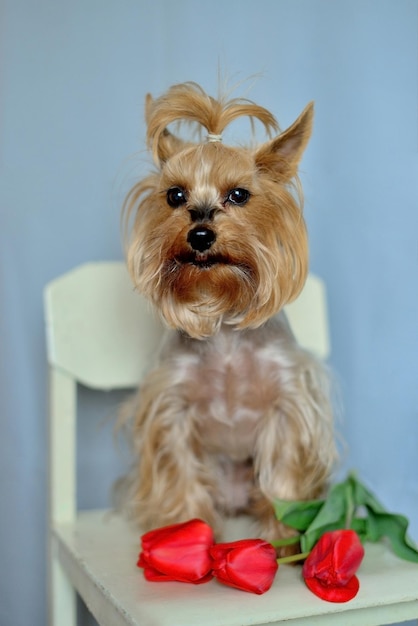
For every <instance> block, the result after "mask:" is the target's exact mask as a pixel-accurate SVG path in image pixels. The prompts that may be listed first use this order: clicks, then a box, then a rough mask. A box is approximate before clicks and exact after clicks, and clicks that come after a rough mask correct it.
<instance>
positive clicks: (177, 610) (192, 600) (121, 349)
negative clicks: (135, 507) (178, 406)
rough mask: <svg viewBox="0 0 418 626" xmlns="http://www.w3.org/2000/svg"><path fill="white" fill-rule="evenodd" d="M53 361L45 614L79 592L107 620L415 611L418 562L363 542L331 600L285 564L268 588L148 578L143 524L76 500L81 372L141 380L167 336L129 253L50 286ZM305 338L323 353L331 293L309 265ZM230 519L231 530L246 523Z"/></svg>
mask: <svg viewBox="0 0 418 626" xmlns="http://www.w3.org/2000/svg"><path fill="white" fill-rule="evenodd" d="M45 309H46V333H47V348H48V362H49V368H50V528H49V537H50V542H49V548H50V553H49V557H50V558H49V562H50V624H51V626H75V625H76V602H75V600H76V593H78V594H80V596H81V598H82V599H83V600H84V602H85V603H86V605H87V607H88V608H89V610H90V611H91V612H92V614H93V615H94V616H95V618H96V620H97V621H98V622H99V623H100V624H102V625H104V626H121V625H127V624H129V625H130V626H140V625H141V626H205V625H207V626H209V625H213V626H214V625H215V624H216V625H219V626H221V625H222V626H233V625H236V624H240V625H243V626H245V625H249V624H259V625H260V624H270V625H271V624H281V623H286V624H287V625H289V626H290V625H291V626H302V625H304V626H315V625H318V624H320V625H321V626H326V625H332V626H337V625H344V626H349V625H351V624H358V625H361V626H367V625H369V626H371V625H374V624H389V623H392V622H395V621H404V620H408V619H412V618H414V617H418V566H417V565H414V564H412V563H407V562H405V561H400V560H399V559H397V558H395V557H394V556H393V555H392V554H391V553H390V552H389V551H388V550H387V549H386V548H385V547H384V546H382V545H368V546H367V549H366V557H365V560H364V562H363V564H362V566H361V569H360V572H359V577H360V581H361V589H360V592H359V594H358V596H357V597H356V598H355V599H354V600H352V601H351V602H349V603H347V604H330V603H326V602H323V601H322V600H319V599H318V598H317V597H316V596H314V595H313V594H311V593H310V592H309V591H308V589H307V588H306V587H305V586H304V584H303V583H302V581H301V578H300V576H301V574H300V568H298V567H290V566H281V568H280V570H279V572H278V575H277V576H276V579H275V582H274V585H273V587H272V589H271V590H270V591H269V592H268V593H266V594H264V595H262V596H255V595H253V594H249V593H244V592H240V591H237V590H234V589H231V588H228V587H225V586H222V585H220V584H218V583H217V582H216V581H212V582H210V583H207V584H205V585H197V586H194V585H186V584H182V583H161V584H158V583H149V582H146V581H145V580H144V577H143V574H142V571H141V570H139V569H138V568H137V567H136V558H137V554H138V551H139V543H140V538H139V533H138V532H137V533H135V532H134V531H133V530H132V528H130V527H129V526H128V525H127V524H126V523H125V522H124V520H122V519H121V518H120V517H118V516H116V515H112V516H109V515H106V513H105V512H103V511H89V512H81V513H77V511H76V485H75V475H76V471H75V470H76V468H75V459H76V454H75V452H76V450H75V432H76V397H77V383H82V384H84V385H87V386H88V387H91V388H94V389H106V390H108V389H122V388H127V387H135V386H137V384H138V383H139V382H140V379H141V376H142V375H143V373H144V370H145V369H146V367H147V364H148V362H149V360H150V357H151V355H152V354H153V352H154V351H155V349H156V345H157V344H158V342H159V338H160V336H161V326H160V323H159V322H158V321H157V320H156V319H155V318H154V316H153V315H152V313H151V312H150V309H149V307H148V304H147V303H146V302H144V300H143V299H142V298H141V297H140V296H139V295H137V294H135V293H134V291H133V288H132V286H131V283H130V279H129V278H128V275H127V272H126V270H125V267H124V264H122V263H93V264H87V265H84V266H81V267H79V268H77V269H75V270H74V271H72V272H70V273H68V274H66V275H64V276H62V277H60V278H58V279H57V280H54V281H52V282H51V283H50V284H49V285H48V286H47V287H46V290H45ZM287 313H288V317H289V320H290V323H291V325H292V328H293V330H294V332H295V334H296V336H297V337H298V339H299V341H300V342H301V343H302V344H303V345H305V346H306V347H308V348H310V349H312V350H313V351H314V352H316V353H317V354H318V355H319V356H321V357H325V356H326V355H327V353H328V334H327V329H328V326H327V320H326V307H325V294H324V288H323V285H322V283H321V281H320V280H319V279H318V278H315V277H314V276H310V277H309V279H308V282H307V285H306V288H305V290H304V292H303V294H302V295H301V296H300V298H299V299H298V300H297V301H296V302H295V303H294V304H292V305H290V306H289V307H288V309H287ZM240 523H241V522H231V525H230V526H229V527H228V528H229V530H228V532H229V535H230V537H235V536H239V535H240V534H241V535H242V534H243V533H245V530H243V528H244V527H245V522H244V527H240Z"/></svg>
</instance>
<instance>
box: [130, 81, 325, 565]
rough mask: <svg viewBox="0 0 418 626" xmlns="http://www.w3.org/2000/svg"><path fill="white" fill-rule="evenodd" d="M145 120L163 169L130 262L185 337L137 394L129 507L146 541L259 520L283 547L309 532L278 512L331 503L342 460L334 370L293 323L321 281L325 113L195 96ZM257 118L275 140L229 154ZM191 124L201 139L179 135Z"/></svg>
mask: <svg viewBox="0 0 418 626" xmlns="http://www.w3.org/2000/svg"><path fill="white" fill-rule="evenodd" d="M145 109H146V123H147V144H148V147H149V149H150V151H151V152H152V155H153V159H154V162H155V166H156V169H155V171H154V172H153V173H151V174H150V175H149V176H147V177H146V178H144V179H143V180H140V181H139V182H137V183H136V184H135V185H134V186H133V188H132V189H131V191H130V192H129V193H128V195H127V198H126V201H125V205H124V215H125V220H126V222H127V223H128V222H129V223H130V235H129V241H128V245H127V265H128V269H129V272H130V275H131V277H132V280H133V284H134V286H135V288H136V289H137V290H138V291H139V292H140V293H142V294H144V295H145V296H146V298H148V299H149V301H150V302H151V303H152V304H153V305H154V307H155V308H156V310H157V311H158V312H159V313H160V315H161V316H162V318H163V320H164V321H165V323H166V325H167V326H168V327H169V328H170V329H171V330H170V332H169V335H168V339H167V341H166V343H165V345H164V347H163V349H162V351H161V354H160V356H159V360H158V363H157V364H156V366H155V367H154V368H153V369H152V370H151V371H150V372H149V374H148V375H147V376H146V378H145V380H144V381H143V383H142V385H141V386H140V389H139V392H138V396H137V401H136V408H135V416H134V423H133V430H132V443H133V447H134V451H135V462H134V467H133V470H132V474H131V476H130V496H129V498H130V508H131V511H132V513H133V516H134V518H135V520H136V521H137V522H138V524H139V526H140V527H141V529H143V530H149V529H152V528H156V527H160V526H165V525H169V524H173V523H177V522H181V521H186V520H188V519H191V518H201V519H203V520H205V521H206V522H208V523H209V524H211V525H212V527H213V528H214V529H215V532H216V535H217V536H221V535H222V520H223V519H224V518H225V516H235V515H237V514H240V513H243V512H244V513H247V514H249V515H250V516H252V517H253V519H254V522H255V524H256V526H257V530H256V532H257V533H258V536H260V537H262V538H263V539H265V540H267V541H271V542H273V541H277V540H280V539H282V538H285V537H289V536H291V535H292V534H294V533H295V531H293V530H291V529H289V528H286V527H285V526H283V524H281V523H280V522H278V520H277V519H276V516H275V513H274V501H275V499H286V500H307V499H313V498H317V497H320V496H322V495H323V494H324V491H325V490H326V488H327V485H328V482H329V478H330V473H331V471H332V467H333V463H334V460H335V457H336V453H335V442H334V429H333V409H332V403H331V401H330V384H329V376H328V373H327V370H326V368H325V366H324V365H323V364H322V363H320V362H319V361H318V360H317V359H316V358H314V356H313V355H311V354H310V353H308V352H307V351H305V350H304V349H302V348H301V347H300V346H299V345H298V344H297V342H296V340H295V338H294V336H293V335H292V332H291V330H290V327H289V325H288V323H287V320H286V318H285V315H284V313H283V311H282V308H283V306H284V305H285V304H287V303H288V302H291V301H292V300H293V299H295V298H296V297H297V295H298V294H299V292H300V291H301V289H302V287H303V285H304V282H305V279H306V275H307V272H308V243H307V233H306V225H305V221H304V218H303V212H302V205H303V196H302V191H301V188H300V183H299V179H298V175H297V174H298V165H299V162H300V160H301V157H302V155H303V152H304V149H305V147H306V145H307V143H308V140H309V138H310V135H311V130H312V121H313V104H312V103H310V104H308V106H307V107H306V108H305V110H304V111H303V112H302V114H301V115H300V116H299V117H298V118H297V120H296V121H295V122H294V123H293V124H292V125H291V126H290V127H289V128H288V129H287V130H285V131H284V132H280V131H279V127H278V124H277V122H276V119H275V117H274V116H273V115H272V114H271V113H270V112H269V111H268V110H267V109H265V108H263V107H261V106H258V105H257V104H255V103H253V102H251V101H249V100H243V99H231V100H228V99H227V98H219V99H215V98H213V97H210V96H209V95H207V94H206V93H205V92H204V90H203V89H202V88H201V87H200V86H198V85H197V84H195V83H183V84H179V85H174V86H172V87H171V88H170V89H169V90H168V91H167V92H166V93H165V94H164V95H162V96H161V97H159V98H157V99H153V98H152V97H151V96H150V95H148V96H147V98H146V107H145ZM243 116H244V117H248V118H250V121H251V123H252V125H253V126H254V121H255V120H256V121H258V122H261V124H262V125H263V127H264V129H265V131H266V134H267V137H266V140H265V141H264V142H263V143H261V144H254V142H253V141H252V140H251V142H250V144H249V145H248V146H245V147H243V146H230V145H225V143H224V142H223V141H222V139H223V138H222V134H223V133H224V130H225V128H226V127H227V126H228V125H229V124H230V123H231V122H233V121H235V120H237V119H238V118H241V117H243ZM184 122H186V123H188V124H189V125H192V126H195V127H196V126H197V127H198V128H200V129H201V132H200V135H199V136H197V137H196V135H194V136H193V140H192V139H189V138H187V139H183V138H181V137H180V136H179V134H178V131H175V132H173V130H172V128H173V125H175V124H176V123H184ZM292 551H294V548H292V547H287V548H282V549H281V550H279V553H281V554H285V553H289V552H292Z"/></svg>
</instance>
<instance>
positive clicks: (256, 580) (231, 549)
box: [210, 539, 278, 594]
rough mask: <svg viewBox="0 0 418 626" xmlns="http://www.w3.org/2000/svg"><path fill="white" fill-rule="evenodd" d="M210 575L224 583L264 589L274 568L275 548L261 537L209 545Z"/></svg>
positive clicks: (275, 570) (267, 586)
mask: <svg viewBox="0 0 418 626" xmlns="http://www.w3.org/2000/svg"><path fill="white" fill-rule="evenodd" d="M210 554H211V556H212V558H213V565H212V568H213V575H214V576H215V577H216V578H217V579H218V580H219V581H220V582H222V583H224V584H225V585H229V586H231V587H236V588H237V589H242V590H243V591H252V592H253V593H259V594H261V593H264V592H265V591H268V589H270V587H271V585H272V583H273V580H274V576H275V575H276V572H277V568H278V565H277V560H276V551H275V549H274V548H273V546H272V545H271V544H270V543H267V542H266V541H263V540H262V539H242V540H241V541H233V542H231V543H218V544H217V545H214V546H212V548H211V549H210Z"/></svg>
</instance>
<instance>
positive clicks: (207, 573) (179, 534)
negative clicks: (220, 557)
mask: <svg viewBox="0 0 418 626" xmlns="http://www.w3.org/2000/svg"><path fill="white" fill-rule="evenodd" d="M141 540H142V552H141V553H140V555H139V559H138V563H137V565H138V567H143V568H144V576H145V578H146V579H147V580H152V581H165V580H176V581H179V582H187V583H195V584H199V583H205V582H207V581H208V580H210V579H211V578H212V573H211V569H212V559H211V557H210V554H209V550H210V547H211V546H212V545H213V542H214V538H213V531H212V529H211V527H210V526H208V524H206V523H205V522H203V521H202V520H199V519H193V520H190V521H188V522H184V523H181V524H173V525H171V526H164V527H163V528H157V529H156V530H151V531H149V532H148V533H145V535H143V536H142V538H141Z"/></svg>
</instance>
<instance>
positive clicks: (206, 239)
mask: <svg viewBox="0 0 418 626" xmlns="http://www.w3.org/2000/svg"><path fill="white" fill-rule="evenodd" d="M215 239H216V235H215V233H214V232H213V230H211V229H210V228H208V227H207V226H196V228H193V229H192V230H191V231H190V232H189V234H188V235H187V241H188V243H189V244H190V245H191V246H192V248H193V250H196V251H197V252H204V251H205V250H209V248H210V247H211V245H212V244H213V242H214V241H215Z"/></svg>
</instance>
